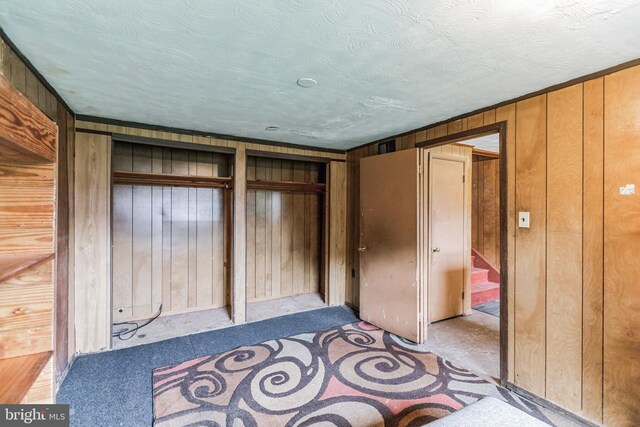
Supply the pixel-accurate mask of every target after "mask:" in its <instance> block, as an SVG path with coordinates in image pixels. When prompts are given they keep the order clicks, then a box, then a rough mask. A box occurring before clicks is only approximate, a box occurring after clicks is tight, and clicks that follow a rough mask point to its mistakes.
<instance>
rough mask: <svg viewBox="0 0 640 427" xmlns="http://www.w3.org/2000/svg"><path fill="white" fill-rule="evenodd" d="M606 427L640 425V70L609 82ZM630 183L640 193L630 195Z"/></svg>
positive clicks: (606, 127) (606, 101)
mask: <svg viewBox="0 0 640 427" xmlns="http://www.w3.org/2000/svg"><path fill="white" fill-rule="evenodd" d="M604 88H605V90H604V424H605V425H612V426H614V425H615V426H632V425H638V424H640V406H639V405H638V396H640V357H638V355H640V292H639V291H638V278H639V277H640V263H639V262H638V254H640V146H639V145H638V142H639V141H640V120H638V117H640V67H634V68H630V69H627V70H624V71H620V72H618V73H615V74H612V75H609V76H606V77H605V81H604ZM629 184H632V185H635V192H632V191H630V190H628V191H626V192H625V191H624V189H625V188H630V187H627V186H628V185H629Z"/></svg>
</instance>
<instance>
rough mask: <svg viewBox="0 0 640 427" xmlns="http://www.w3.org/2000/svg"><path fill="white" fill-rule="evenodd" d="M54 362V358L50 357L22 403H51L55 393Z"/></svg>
mask: <svg viewBox="0 0 640 427" xmlns="http://www.w3.org/2000/svg"><path fill="white" fill-rule="evenodd" d="M53 363H54V361H53V358H50V359H49V361H48V362H47V363H46V364H45V365H44V367H43V368H42V371H41V372H40V374H39V375H38V376H37V377H36V379H35V381H34V382H33V385H31V388H29V391H28V392H27V394H26V395H25V396H24V398H23V399H22V402H20V403H22V404H27V403H31V404H49V403H51V402H52V401H53V396H54V395H55V383H54V373H55V368H54V366H53Z"/></svg>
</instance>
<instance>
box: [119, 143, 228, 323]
mask: <svg viewBox="0 0 640 427" xmlns="http://www.w3.org/2000/svg"><path fill="white" fill-rule="evenodd" d="M113 170H114V173H115V172H117V171H133V172H145V173H162V174H170V175H182V176H187V175H189V176H201V177H227V176H229V175H230V173H231V171H230V165H229V158H228V156H227V155H225V154H218V153H212V152H205V151H194V150H184V149H176V148H164V147H157V146H150V145H142V144H130V143H126V142H119V141H115V143H114V153H113ZM225 191H226V190H224V189H222V188H185V187H171V186H155V185H154V186H144V185H122V184H116V185H114V186H113V320H114V321H119V320H123V319H132V318H133V319H137V318H147V317H149V316H151V315H152V314H153V313H154V312H156V311H157V310H158V308H159V306H160V304H161V303H162V304H163V313H177V312H184V311H190V310H196V309H205V308H215V307H223V306H225V305H227V303H228V295H227V293H228V289H229V288H228V286H227V285H226V284H227V283H228V271H227V269H226V268H225V266H228V262H227V261H228V258H227V257H228V254H227V253H226V251H225V247H227V245H226V239H228V235H227V231H226V230H227V228H226V227H225V215H228V212H227V211H226V210H225V201H224V198H225V194H224V193H225ZM228 204H230V203H227V205H228Z"/></svg>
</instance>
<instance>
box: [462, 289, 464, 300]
mask: <svg viewBox="0 0 640 427" xmlns="http://www.w3.org/2000/svg"><path fill="white" fill-rule="evenodd" d="M462 299H464V291H462Z"/></svg>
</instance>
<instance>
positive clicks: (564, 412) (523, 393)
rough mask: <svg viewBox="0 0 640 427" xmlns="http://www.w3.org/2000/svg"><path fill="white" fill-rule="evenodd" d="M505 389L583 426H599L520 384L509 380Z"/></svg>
mask: <svg viewBox="0 0 640 427" xmlns="http://www.w3.org/2000/svg"><path fill="white" fill-rule="evenodd" d="M506 386H507V389H509V390H511V391H512V392H514V393H515V394H518V395H520V396H522V397H524V398H525V399H527V400H530V401H532V402H533V403H535V404H537V405H540V406H542V407H543V408H546V409H548V410H550V411H552V412H555V413H556V414H558V415H561V416H563V417H565V418H568V419H570V420H571V421H574V422H576V423H578V424H579V425H585V426H589V427H599V426H601V424H596V423H594V422H593V421H589V420H587V419H585V418H582V417H581V416H580V415H577V414H574V413H573V412H571V411H569V410H567V409H564V408H563V407H561V406H558V405H556V404H555V403H553V402H550V401H549V400H547V399H545V398H543V397H540V396H538V395H536V394H533V393H531V392H530V391H527V390H525V389H523V388H522V387H520V386H517V385H515V384H513V383H511V382H507V384H506Z"/></svg>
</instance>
